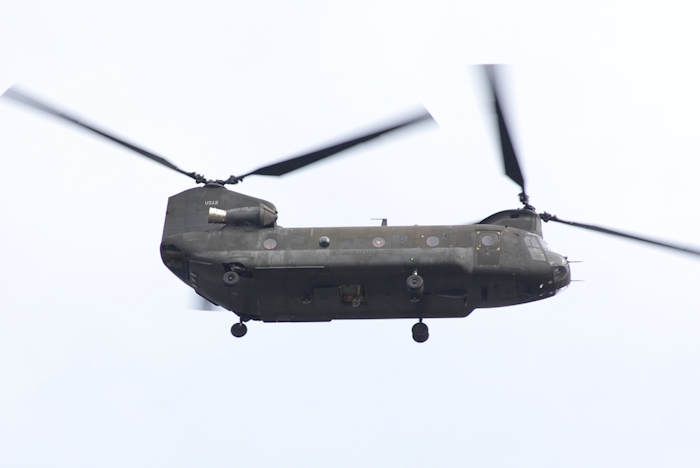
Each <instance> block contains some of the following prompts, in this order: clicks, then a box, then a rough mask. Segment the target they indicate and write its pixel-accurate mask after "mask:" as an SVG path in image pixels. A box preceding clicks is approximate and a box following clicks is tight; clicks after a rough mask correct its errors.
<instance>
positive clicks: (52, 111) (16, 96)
mask: <svg viewBox="0 0 700 468" xmlns="http://www.w3.org/2000/svg"><path fill="white" fill-rule="evenodd" d="M2 96H3V97H6V98H9V99H13V100H15V101H17V102H21V103H22V104H25V105H27V106H29V107H33V108H34V109H37V110H40V111H42V112H45V113H47V114H49V115H52V116H54V117H57V118H59V119H62V120H65V121H68V122H71V123H73V124H75V125H78V126H79V127H82V128H84V129H85V130H89V131H91V132H93V133H96V134H98V135H100V136H103V137H105V138H107V139H109V140H112V141H113V142H115V143H117V144H119V145H121V146H123V147H125V148H128V149H130V150H131V151H134V152H136V153H138V154H140V155H141V156H145V157H147V158H148V159H150V160H152V161H155V162H157V163H159V164H162V165H163V166H165V167H167V168H169V169H172V170H174V171H177V172H179V173H180V174H184V175H186V176H187V177H191V178H192V179H194V180H195V181H197V182H198V183H199V182H204V181H205V179H204V177H202V176H201V175H199V174H195V173H194V172H186V171H183V170H182V169H180V168H179V167H177V166H176V165H175V164H173V163H171V162H170V161H168V160H167V159H165V158H163V157H161V156H158V155H156V154H153V153H151V152H150V151H147V150H145V149H143V148H139V147H138V146H136V145H134V144H132V143H129V142H128V141H126V140H123V139H121V138H119V137H116V136H114V135H112V134H109V133H107V132H106V131H104V130H100V129H99V128H97V127H95V126H94V125H92V124H88V123H86V122H84V121H81V120H79V119H78V118H77V117H73V116H71V115H69V114H67V113H65V112H63V111H61V110H58V109H56V108H55V107H51V106H49V105H48V104H46V103H44V102H41V101H39V100H38V99H36V98H34V97H31V96H29V95H27V94H25V93H23V92H20V91H18V90H17V89H15V88H14V87H12V88H10V89H8V90H7V91H5V93H4V94H3V95H2Z"/></svg>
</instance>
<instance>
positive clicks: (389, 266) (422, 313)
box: [3, 65, 700, 343]
mask: <svg viewBox="0 0 700 468" xmlns="http://www.w3.org/2000/svg"><path fill="white" fill-rule="evenodd" d="M483 70H484V72H485V75H486V79H487V83H488V89H489V92H490V97H491V100H492V104H493V113H494V114H495V116H496V121H497V126H498V134H499V139H500V147H501V156H502V159H503V165H504V170H505V174H506V176H507V177H509V178H510V179H511V180H512V181H513V182H515V183H516V184H518V185H519V186H520V188H521V192H520V194H519V200H520V203H521V204H522V207H520V208H517V209H507V210H504V211H500V212H498V213H495V214H492V215H490V216H488V217H486V218H484V219H483V220H481V221H479V222H478V223H474V224H464V225H449V226H388V223H387V222H386V220H382V223H381V226H366V227H310V228H284V227H282V226H279V225H278V224H277V219H278V211H277V208H276V207H275V205H274V204H272V203H271V202H269V201H266V200H263V199H261V198H256V197H252V196H249V195H245V194H242V193H239V192H235V191H233V190H230V189H228V188H227V187H226V186H227V185H236V184H238V183H240V182H242V181H243V180H244V179H245V178H247V177H249V176H272V177H279V176H282V175H285V174H288V173H290V172H293V171H295V170H297V169H300V168H303V167H305V166H308V165H310V164H313V163H316V162H318V161H321V160H323V159H325V158H328V157H330V156H333V155H335V154H338V153H340V152H342V151H344V150H347V149H349V148H352V147H354V146H357V145H359V144H361V143H365V142H369V141H371V140H374V139H376V138H378V137H381V136H382V135H385V134H388V133H390V132H393V131H396V130H399V129H401V128H405V127H408V126H413V125H417V124H420V123H423V122H427V121H432V120H433V118H432V116H431V115H430V113H429V112H427V111H424V112H421V113H420V114H418V115H414V116H411V117H408V118H402V119H400V120H397V121H396V122H395V123H393V124H392V125H388V126H382V127H380V128H379V129H377V130H375V131H373V132H370V133H365V134H362V135H360V136H357V137H354V138H350V139H347V140H343V141H341V142H340V143H336V144H334V145H330V146H327V147H324V148H321V149H318V150H315V151H312V152H309V153H305V154H302V155H299V156H295V157H291V158H288V159H285V160H282V161H281V162H277V163H274V164H270V165H267V166H264V167H261V168H258V169H256V170H254V171H251V172H248V173H245V174H243V175H240V176H233V175H232V176H230V177H229V178H227V179H207V178H206V177H204V176H203V175H201V174H198V173H195V172H187V171H185V170H183V169H181V168H180V167H178V166H176V165H175V164H173V163H172V162H170V161H169V160H167V159H165V158H163V157H161V156H159V155H157V154H155V153H152V152H150V151H147V150H145V149H143V148H141V147H139V146H137V145H134V144H132V143H130V142H128V141H126V140H124V139H122V138H120V137H117V136H115V135H114V134H112V133H111V132H107V131H104V130H102V129H100V128H98V127H97V126H95V125H93V124H92V123H87V122H86V121H84V120H81V119H79V118H77V117H74V116H72V115H71V114H69V113H66V112H64V111H62V110H59V109H57V108H56V107H54V106H51V105H48V104H46V103H44V102H42V101H40V100H38V99H36V98H34V97H32V96H30V95H28V94H26V93H24V92H22V91H19V90H18V89H16V88H14V87H12V88H10V89H9V90H7V91H6V92H5V93H4V94H3V97H5V98H9V99H12V100H15V101H17V102H20V103H23V104H25V105H28V106H30V107H32V108H34V109H36V110H39V111H42V112H44V113H47V114H49V115H52V116H54V117H56V118H59V119H61V120H63V121H67V122H70V123H72V124H74V125H77V126H79V127H81V128H83V129H85V130H88V131H90V132H93V133H95V134H98V135H100V136H102V137H104V138H107V139H109V140H111V141H112V142H114V143H117V144H119V145H121V146H123V147H126V148H128V149H129V150H131V151H134V152H136V153H138V154H140V155H141V156H144V157H146V158H148V159H150V160H152V161H155V162H157V163H159V164H161V165H163V166H165V167H167V168H169V169H171V170H174V171H176V172H179V173H181V174H183V175H185V176H187V177H189V178H191V179H193V180H194V181H195V183H196V184H197V185H198V186H197V187H195V188H191V189H188V190H185V191H184V192H181V193H178V194H176V195H173V196H171V197H170V198H169V200H168V205H167V210H166V214H165V224H164V228H163V236H162V239H161V245H160V254H161V258H162V261H163V263H164V264H165V266H166V267H167V268H168V269H169V270H170V271H171V272H172V273H173V274H174V275H175V276H177V277H178V278H179V279H180V280H181V281H183V282H184V283H185V284H187V285H188V286H189V287H191V288H192V289H193V290H194V291H195V292H196V293H197V294H198V295H199V296H201V297H202V298H204V299H205V300H206V301H208V302H209V303H211V304H213V305H216V306H220V307H223V308H224V309H227V310H229V311H231V312H233V313H234V314H236V315H237V316H238V320H237V321H236V322H235V323H234V324H233V325H232V327H231V334H232V335H233V336H234V337H237V338H240V337H243V336H245V335H246V333H247V330H248V328H247V325H246V323H247V322H249V321H251V320H253V321H263V322H324V321H331V320H339V319H414V320H417V322H416V323H415V324H414V325H413V326H412V328H411V333H412V336H413V339H414V340H415V341H416V342H418V343H423V342H425V341H426V340H428V338H429V329H428V326H427V324H426V323H425V320H427V319H433V318H448V317H450V318H457V317H467V316H468V315H469V314H471V313H472V312H473V311H474V310H476V309H479V308H494V307H504V306H513V305H518V304H525V303H528V302H533V301H538V300H542V299H546V298H549V297H552V296H554V295H556V294H557V293H558V292H560V291H562V290H563V289H564V288H566V287H567V286H568V285H569V284H570V282H571V270H570V262H569V260H568V259H567V257H566V256H564V255H561V254H558V253H556V252H554V251H552V250H551V249H550V248H549V246H548V245H547V243H546V242H545V241H544V238H543V232H542V223H543V222H549V221H552V222H558V223H563V224H567V225H570V226H573V227H578V228H582V229H587V230H592V231H596V232H600V233H603V234H608V235H613V236H618V237H622V238H626V239H630V240H635V241H639V242H644V243H648V244H653V245H657V246H661V247H665V248H669V249H673V250H676V251H681V252H684V253H687V254H691V255H697V256H700V250H696V249H692V248H687V247H683V246H678V245H673V244H669V243H666V242H661V241H657V240H653V239H649V238H645V237H640V236H636V235H633V234H629V233H625V232H622V231H617V230H613V229H608V228H604V227H600V226H596V225H591V224H583V223H578V222H573V221H567V220H564V219H561V218H559V217H557V216H556V215H551V214H549V213H547V212H542V213H538V212H537V211H536V209H535V208H534V206H532V205H531V204H530V200H529V197H528V195H527V192H526V189H525V178H524V176H523V174H522V171H521V168H520V164H519V162H518V157H517V156H516V151H515V149H514V146H513V143H512V140H511V137H510V134H509V131H508V125H507V119H506V117H505V115H504V112H503V108H502V101H501V99H500V96H499V90H498V89H499V88H498V73H497V71H498V68H497V66H494V65H483Z"/></svg>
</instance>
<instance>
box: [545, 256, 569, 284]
mask: <svg viewBox="0 0 700 468" xmlns="http://www.w3.org/2000/svg"><path fill="white" fill-rule="evenodd" d="M550 257H554V258H551V259H550V262H549V263H550V265H551V266H552V275H553V280H554V285H555V287H556V289H557V290H559V289H561V288H564V287H566V286H568V285H569V283H570V282H571V271H570V270H569V262H567V261H566V258H564V257H563V256H561V255H559V254H554V255H550Z"/></svg>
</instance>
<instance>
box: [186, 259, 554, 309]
mask: <svg viewBox="0 0 700 468" xmlns="http://www.w3.org/2000/svg"><path fill="white" fill-rule="evenodd" d="M278 254H279V255H276V256H275V255H274V254H270V253H269V252H254V251H248V252H236V254H235V258H232V257H231V256H230V252H226V253H224V252H210V253H209V254H208V255H206V256H199V258H197V259H191V260H190V261H189V262H188V272H187V276H188V279H189V281H186V282H188V283H189V284H190V285H191V286H192V287H193V288H194V289H195V290H196V291H197V292H198V293H199V294H200V295H202V296H203V297H205V298H207V299H208V300H210V301H211V302H213V303H215V304H217V305H220V306H222V307H224V308H226V309H229V310H231V311H233V312H235V313H236V314H238V315H239V316H241V317H243V318H245V319H253V320H262V321H265V322H320V321H330V320H338V319H389V318H418V319H421V318H441V317H466V316H467V315H469V314H470V313H471V312H472V311H473V310H474V309H476V308H485V307H503V306H508V305H515V304H522V303H526V302H531V301H536V300H539V299H544V298H546V297H551V296H552V295H554V294H555V292H556V290H557V288H558V287H560V285H557V284H554V283H553V282H552V273H551V268H550V266H549V265H548V264H547V265H545V266H544V268H542V269H541V270H540V271H533V270H532V268H529V269H524V268H514V269H510V268H507V267H506V266H504V265H500V264H499V265H480V264H479V258H480V257H479V256H478V255H475V252H474V249H472V248H454V247H453V248H442V249H430V250H427V249H387V250H382V251H381V252H377V251H371V250H359V249H348V250H340V251H336V252H328V253H327V254H326V252H324V255H318V253H317V252H313V251H285V252H279V253H278ZM205 257H208V258H205ZM222 257H228V258H227V259H226V260H227V261H221V260H222ZM492 263H493V262H492ZM370 265H371V268H368V267H369V266H370ZM227 271H233V272H235V273H236V275H237V276H238V277H239V279H238V281H237V283H236V284H235V285H232V286H226V285H225V284H224V283H223V282H222V279H221V278H222V276H223V275H225V274H226V273H227ZM415 276H419V277H420V280H421V282H422V283H423V285H422V288H419V289H413V290H412V289H411V288H409V286H408V282H409V281H410V280H411V279H412V278H413V277H415Z"/></svg>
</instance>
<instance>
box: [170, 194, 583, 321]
mask: <svg viewBox="0 0 700 468" xmlns="http://www.w3.org/2000/svg"><path fill="white" fill-rule="evenodd" d="M259 207H263V208H260V209H261V210H262V211H265V212H268V213H270V212H271V213H276V209H275V207H274V205H272V204H271V203H269V202H267V201H264V200H261V199H258V198H254V197H250V196H247V195H243V194H240V193H237V192H233V191H230V190H228V189H226V188H224V187H223V186H220V185H217V184H209V185H207V186H204V187H198V188H193V189H190V190H187V191H185V192H182V193H180V194H178V195H175V196H173V197H171V198H170V199H169V202H168V210H167V214H166V219H165V228H164V232H163V240H162V244H161V256H162V259H163V262H164V263H165V265H166V266H167V267H168V268H169V269H170V270H171V271H172V272H173V273H174V274H175V275H176V276H178V277H179V278H180V279H181V280H182V281H184V282H185V283H187V284H188V285H189V286H191V287H192V288H193V289H194V290H195V291H196V292H197V293H198V294H200V295H201V296H203V297H205V298H206V299H208V300H209V301H211V302H213V303H215V304H217V305H220V306H222V307H224V308H226V309H228V310H231V311H233V312H235V313H236V314H237V315H239V316H241V317H242V318H245V319H253V320H263V321H266V322H287V321H303V322H314V321H329V320H333V319H372V318H377V319H378V318H433V317H465V316H467V315H468V314H469V313H471V312H472V311H473V310H474V309H476V308H486V307H502V306H508V305H515V304H522V303H526V302H531V301H536V300H539V299H544V298H547V297H551V296H553V295H554V294H555V293H556V292H557V291H558V290H559V289H561V288H563V287H565V286H567V285H568V284H569V281H570V273H569V267H568V263H567V261H566V259H565V258H564V257H562V256H561V255H559V254H556V253H554V252H551V251H550V250H549V249H548V247H547V245H546V243H544V241H543V240H542V237H541V225H540V220H539V218H538V217H537V215H536V214H535V213H532V212H530V211H528V210H510V211H504V212H501V213H497V214H495V215H492V216H490V217H489V218H487V219H485V220H484V221H483V222H482V223H480V224H474V225H462V226H372V227H332V228H283V227H280V226H277V225H276V223H275V222H274V220H275V219H276V215H275V216H274V219H273V220H272V221H270V219H269V218H268V219H266V220H265V221H261V222H255V221H254V220H253V221H251V219H252V218H251V216H248V215H246V217H242V218H240V219H239V220H233V221H230V222H228V223H224V221H223V219H224V217H223V215H222V217H221V220H222V221H221V224H219V223H214V222H211V221H212V220H211V217H210V211H211V212H214V211H215V210H223V211H219V212H220V213H223V212H225V211H228V212H229V214H230V213H234V215H236V216H237V213H242V212H245V213H250V212H251V211H253V210H258V208H259ZM212 208H213V209H214V210H212ZM256 212H257V211H256ZM229 218H230V216H229ZM261 219H262V217H261ZM265 223H267V226H265V225H264V224H265ZM231 271H233V272H236V274H237V276H236V278H237V281H236V284H234V285H228V284H226V283H225V282H224V281H223V280H222V278H223V277H224V275H225V274H227V272H231ZM412 275H419V276H420V277H421V279H422V281H424V285H423V287H422V288H421V290H420V291H417V290H411V289H409V288H407V279H408V278H410V277H412Z"/></svg>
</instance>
